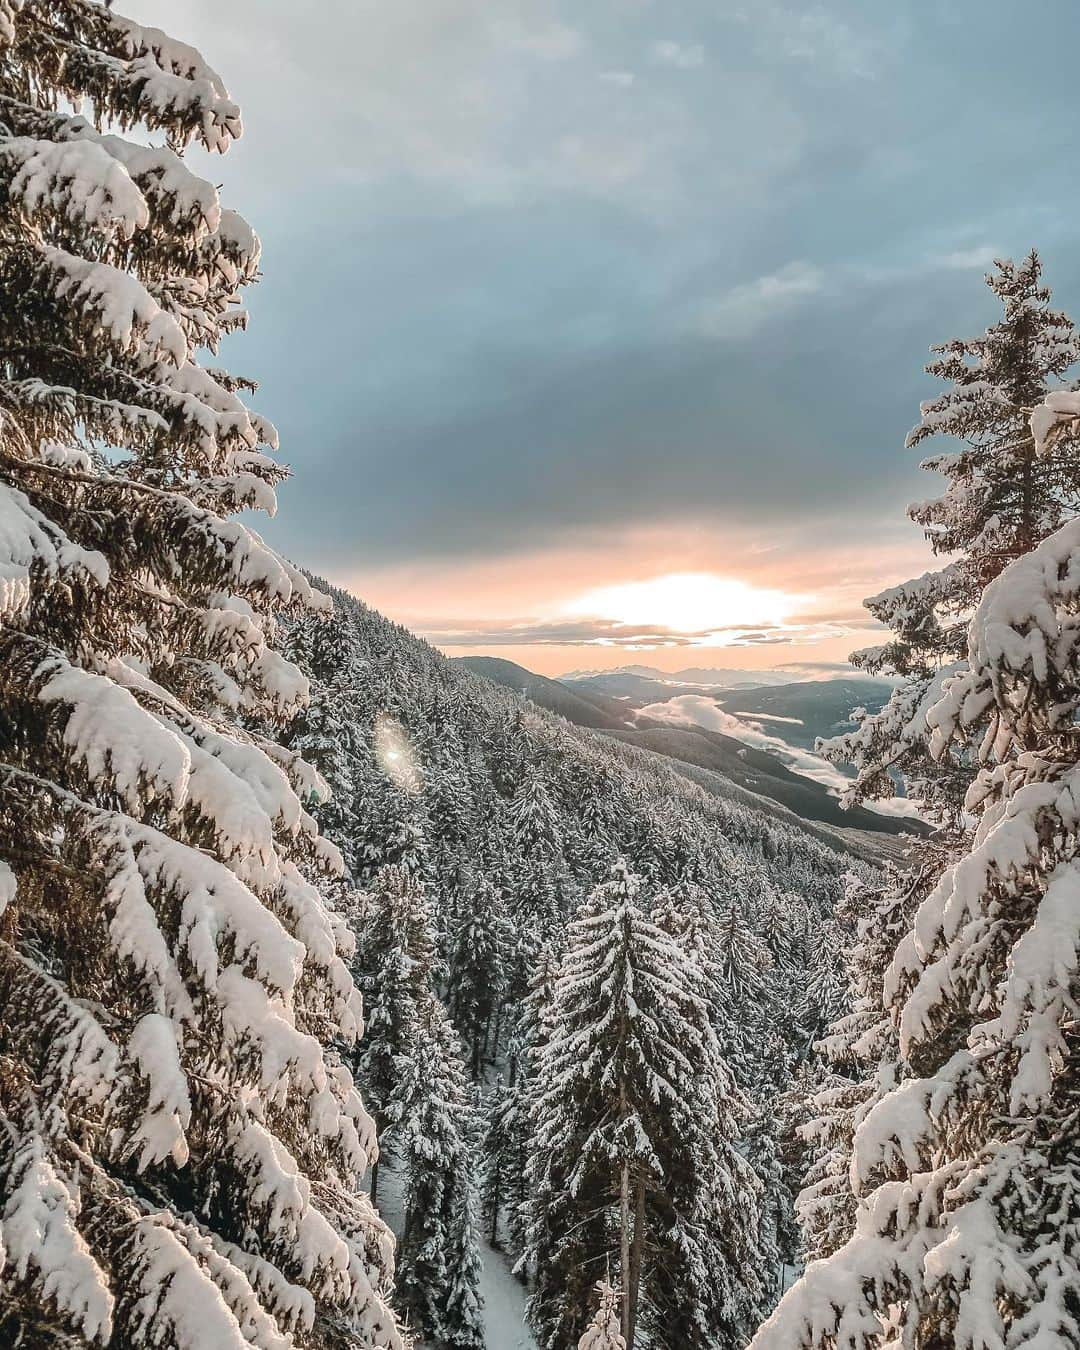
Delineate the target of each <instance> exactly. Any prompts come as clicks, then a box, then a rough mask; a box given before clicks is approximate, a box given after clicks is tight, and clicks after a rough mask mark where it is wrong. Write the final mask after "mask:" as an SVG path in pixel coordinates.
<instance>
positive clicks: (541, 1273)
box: [529, 860, 759, 1350]
mask: <svg viewBox="0 0 1080 1350" xmlns="http://www.w3.org/2000/svg"><path fill="white" fill-rule="evenodd" d="M638 884H639V883H638V879H637V878H636V877H635V876H633V875H632V874H631V873H630V872H629V871H628V869H627V868H626V865H625V863H623V862H622V861H621V860H620V862H618V863H617V864H616V865H615V868H614V869H613V875H612V879H611V880H610V881H609V882H607V883H605V884H604V885H602V886H600V887H598V888H597V889H596V891H595V892H594V893H593V895H592V896H591V897H590V899H589V900H588V901H587V903H586V905H585V906H584V908H583V910H582V912H581V914H580V915H579V917H578V918H577V919H576V920H575V921H574V922H573V923H572V924H571V926H570V930H569V934H568V945H567V952H566V957H565V959H564V961H563V964H562V966H561V969H560V973H559V978H558V982H557V985H556V990H555V1000H554V1008H553V1011H552V1017H551V1040H550V1042H549V1043H548V1044H547V1046H546V1047H545V1048H544V1049H543V1051H542V1053H541V1058H540V1065H539V1074H538V1078H539V1081H540V1082H541V1083H542V1084H543V1086H542V1088H541V1089H540V1091H539V1092H538V1094H537V1096H536V1098H535V1101H534V1137H533V1145H532V1150H533V1151H532V1157H531V1159H530V1165H529V1180H530V1183H531V1187H532V1191H533V1195H534V1202H533V1209H532V1223H531V1227H530V1234H529V1237H530V1248H531V1251H530V1256H531V1262H532V1265H533V1267H534V1269H535V1272H536V1290H535V1293H534V1296H533V1298H532V1300H531V1302H530V1316H531V1319H532V1321H533V1324H534V1326H535V1327H536V1329H537V1332H538V1335H539V1337H540V1340H541V1342H542V1344H543V1345H545V1346H549V1347H561V1346H565V1345H571V1344H573V1343H574V1341H575V1340H576V1339H577V1338H578V1337H579V1336H580V1335H581V1334H582V1332H583V1331H584V1329H585V1326H586V1324H587V1322H588V1320H589V1315H590V1303H591V1299H590V1293H591V1285H592V1282H593V1280H594V1279H595V1274H596V1266H597V1262H599V1261H601V1260H605V1261H607V1262H608V1263H609V1265H610V1268H613V1269H617V1270H618V1272H619V1279H620V1285H621V1288H622V1290H623V1295H622V1312H621V1332H622V1335H623V1337H624V1339H625V1341H626V1344H627V1350H633V1347H634V1345H635V1343H637V1338H638V1336H639V1334H640V1335H641V1336H642V1339H643V1341H645V1342H646V1343H655V1342H656V1341H657V1339H658V1338H659V1339H660V1342H661V1343H671V1344H678V1345H680V1346H685V1347H688V1350H689V1348H691V1347H721V1346H725V1347H726V1346H729V1345H731V1344H735V1343H737V1342H738V1341H739V1338H743V1339H745V1337H746V1335H747V1334H748V1333H749V1331H750V1329H751V1327H752V1326H753V1325H754V1323H755V1321H756V1316H757V1312H758V1308H757V1300H758V1295H759V1286H758V1283H757V1280H758V1275H757V1267H758V1264H759V1262H758V1254H757V1252H756V1248H755V1243H756V1234H757V1217H756V1192H757V1183H756V1179H755V1177H754V1175H753V1172H752V1170H751V1169H750V1167H749V1166H748V1164H747V1163H746V1162H745V1161H744V1160H743V1159H742V1157H741V1156H740V1154H739V1152H738V1151H737V1149H736V1148H735V1146H734V1141H735V1137H736V1135H737V1132H738V1123H737V1122H738V1119H739V1116H740V1114H741V1109H742V1099H741V1097H740V1095H739V1093H738V1090H737V1089H736V1087H735V1084H734V1081H733V1079H732V1077H731V1074H730V1072H729V1070H728V1069H727V1066H726V1065H725V1064H724V1062H723V1059H722V1057H721V1055H720V1052H719V1048H718V1045H717V1042H716V1039H715V1036H714V1034H713V1030H712V1026H711V1023H710V1020H709V1009H708V1003H707V999H706V997H705V994H704V988H705V980H704V976H703V974H702V972H701V970H700V969H699V968H698V967H697V966H696V964H695V963H694V961H693V959H692V958H691V957H690V956H688V955H687V954H686V952H684V950H683V949H682V948H681V947H680V946H679V944H678V943H677V942H676V941H675V940H674V939H673V938H671V937H670V936H669V935H668V934H667V933H665V932H664V931H663V930H662V929H660V928H658V927H657V926H656V925H655V924H654V923H652V922H651V921H650V920H649V919H648V918H647V917H646V915H645V913H644V912H643V911H642V909H641V908H640V906H639V904H638V901H637V891H638Z"/></svg>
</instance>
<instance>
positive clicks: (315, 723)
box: [281, 579, 367, 875]
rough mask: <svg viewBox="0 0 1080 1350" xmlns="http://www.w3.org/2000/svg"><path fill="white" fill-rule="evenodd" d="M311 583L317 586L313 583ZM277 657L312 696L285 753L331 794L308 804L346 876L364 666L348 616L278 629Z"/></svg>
mask: <svg viewBox="0 0 1080 1350" xmlns="http://www.w3.org/2000/svg"><path fill="white" fill-rule="evenodd" d="M316 584H324V583H318V582H317V579H316ZM283 629H284V631H283V633H282V642H281V648H282V654H283V655H284V656H285V657H286V658H287V659H288V660H290V661H292V662H293V663H294V664H295V665H297V666H299V667H300V669H301V670H303V671H304V673H305V674H306V675H307V677H308V679H309V681H310V684H311V690H312V693H311V697H310V698H309V700H308V702H307V704H306V705H305V707H304V708H303V709H302V710H301V711H300V712H299V713H298V714H297V716H296V717H295V718H294V719H293V721H292V723H291V724H290V726H289V727H288V730H287V733H286V735H285V737H284V739H285V742H286V744H287V745H288V746H289V748H290V749H292V750H295V751H298V752H299V754H300V755H301V756H302V757H303V759H304V761H305V763H308V764H311V765H313V766H314V768H315V769H317V770H318V773H319V776H320V777H321V778H322V779H323V781H324V782H325V783H326V784H327V785H328V787H329V789H330V792H329V796H328V797H324V798H323V799H322V800H320V801H318V802H313V803H311V806H312V814H313V815H314V816H315V817H316V819H317V820H318V822H319V828H320V829H321V830H322V831H323V832H324V833H325V834H326V835H327V837H328V838H330V839H332V840H333V841H334V843H336V844H337V845H338V847H339V848H340V849H341V851H342V853H343V855H344V857H345V861H346V864H347V866H348V868H349V871H350V874H352V875H355V874H356V872H357V870H358V869H357V859H356V856H355V851H356V842H357V839H358V836H359V830H360V818H361V817H362V815H363V803H362V802H361V801H360V794H359V791H358V788H357V782H356V764H357V762H358V761H360V760H362V759H364V758H366V750H367V747H366V744H365V741H364V735H363V731H362V730H361V728H360V726H359V725H358V724H357V722H356V720H355V718H353V717H351V716H350V715H349V710H350V709H351V707H352V706H353V705H354V704H355V702H356V701H357V699H358V698H359V697H360V691H361V689H362V687H363V683H364V678H365V673H366V672H365V664H364V662H363V659H362V658H361V657H360V655H359V651H358V647H357V640H356V633H355V631H354V628H353V625H352V623H351V622H350V620H349V618H348V616H347V615H343V614H342V615H337V616H336V617H335V619H334V621H333V622H332V623H326V622H325V621H324V620H323V619H322V618H321V617H320V616H319V615H306V614H305V615H301V616H300V617H298V618H295V619H292V620H290V621H289V622H287V623H286V624H284V625H283Z"/></svg>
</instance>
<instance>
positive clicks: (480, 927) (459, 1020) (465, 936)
mask: <svg viewBox="0 0 1080 1350" xmlns="http://www.w3.org/2000/svg"><path fill="white" fill-rule="evenodd" d="M509 937H510V932H509V925H508V923H507V919H506V913H505V910H504V907H503V902H502V897H501V895H500V894H499V892H498V891H497V889H496V888H495V887H494V886H493V885H492V884H491V882H489V881H487V880H483V879H481V880H480V881H479V882H476V883H475V884H473V885H472V886H470V887H469V889H468V891H467V893H466V895H465V897H464V901H463V905H462V916H461V918H460V920H459V922H458V927H457V933H456V935H455V938H454V943H453V947H452V949H451V952H450V959H449V978H448V986H447V993H446V997H447V1004H448V1006H449V1010H450V1013H451V1015H452V1016H453V1019H454V1023H455V1025H456V1026H457V1028H458V1030H459V1031H460V1033H461V1035H462V1036H463V1038H464V1040H465V1045H466V1048H467V1049H468V1052H469V1067H470V1070H471V1073H472V1076H473V1079H474V1080H478V1079H479V1077H480V1070H481V1067H482V1065H483V1059H484V1052H485V1049H486V1047H487V1044H488V1040H489V1037H490V1034H491V1030H492V1020H493V1018H494V1016H495V1013H496V1011H497V1009H498V1006H499V1001H500V998H501V996H502V993H503V989H504V986H505V982H506V976H505V973H504V966H505V961H506V958H507V955H508V947H509Z"/></svg>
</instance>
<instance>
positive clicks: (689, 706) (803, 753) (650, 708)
mask: <svg viewBox="0 0 1080 1350" xmlns="http://www.w3.org/2000/svg"><path fill="white" fill-rule="evenodd" d="M634 715H635V717H639V718H648V719H650V720H651V721H657V722H673V723H675V724H676V725H682V726H685V725H687V724H688V723H689V724H690V725H691V726H699V727H704V728H705V729H706V730H707V731H718V732H720V734H721V735H724V736H731V737H733V738H734V739H735V740H738V741H742V742H743V744H744V745H749V746H752V747H753V748H754V749H755V750H762V751H764V752H765V753H766V754H769V755H772V756H773V758H774V759H778V760H779V761H780V762H781V763H782V764H784V765H785V766H786V767H787V768H789V769H790V770H791V771H792V773H797V774H798V775H799V776H800V777H801V778H809V779H811V780H813V781H814V782H815V783H820V784H821V785H822V786H823V787H825V788H827V789H828V790H829V794H830V796H833V797H838V796H839V795H840V794H841V793H842V792H843V791H844V790H845V789H846V788H848V787H849V786H850V785H851V780H850V779H849V778H848V777H847V776H846V775H845V774H843V773H842V772H841V771H840V770H839V769H838V768H837V767H836V765H835V764H832V763H831V762H830V761H829V760H827V759H823V758H822V757H821V755H815V754H814V753H813V752H812V751H810V750H803V749H802V748H801V747H799V746H794V745H789V744H788V743H787V741H785V740H782V739H781V738H780V737H779V736H773V735H771V734H770V733H769V732H767V731H766V730H765V729H764V727H762V726H761V725H760V723H757V722H754V721H752V720H749V719H745V718H742V717H735V716H734V715H733V714H731V713H728V712H725V711H724V710H723V708H721V707H720V706H719V705H718V704H717V702H716V700H715V699H713V698H711V697H709V696H708V695H705V694H680V695H678V696H677V697H676V698H673V699H670V700H668V702H666V703H650V704H648V705H647V706H646V707H644V708H639V709H638V710H637V712H636V713H635V714H634ZM865 805H866V806H867V807H868V809H870V810H876V811H878V812H880V813H881V814H883V815H900V816H914V815H917V814H918V813H917V811H916V809H915V806H914V804H913V803H912V802H910V801H908V800H907V799H906V798H903V797H890V798H887V799H883V800H879V801H873V802H870V801H868V802H866V803H865Z"/></svg>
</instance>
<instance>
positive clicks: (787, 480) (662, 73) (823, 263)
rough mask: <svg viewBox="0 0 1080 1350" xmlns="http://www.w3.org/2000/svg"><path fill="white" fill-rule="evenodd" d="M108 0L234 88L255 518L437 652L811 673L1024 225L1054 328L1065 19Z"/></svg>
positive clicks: (230, 165) (536, 0)
mask: <svg viewBox="0 0 1080 1350" xmlns="http://www.w3.org/2000/svg"><path fill="white" fill-rule="evenodd" d="M126 4H127V12H129V13H130V14H131V15H132V17H135V18H138V19H140V20H141V21H143V22H147V23H157V24H160V25H161V26H163V27H165V28H166V29H167V30H168V31H170V32H171V33H172V34H173V35H174V36H176V37H179V38H182V39H184V40H186V41H189V42H193V43H194V44H195V45H197V46H198V47H199V48H200V49H201V50H202V51H203V53H204V55H205V56H206V58H207V59H208V60H209V61H210V62H211V64H212V65H214V66H215V67H216V68H217V69H218V70H219V71H220V72H221V74H222V76H223V77H224V79H225V82H226V84H227V85H228V87H229V89H230V92H231V94H232V95H233V97H235V98H236V99H237V100H238V101H239V102H240V104H241V106H242V108H243V110H244V119H245V134H244V137H243V139H242V140H241V141H240V142H239V143H238V144H237V145H236V146H235V147H234V148H233V149H232V150H231V151H230V152H229V154H228V155H227V156H226V157H225V159H224V160H220V161H217V160H215V161H209V159H208V157H206V156H201V155H200V154H199V153H198V152H192V158H193V159H194V160H196V161H197V164H196V167H198V168H199V170H200V171H202V172H205V173H207V175H208V176H210V177H212V178H213V179H214V181H216V182H220V183H222V184H223V196H224V199H225V200H226V202H227V204H229V205H231V206H234V207H236V208H237V209H239V210H240V211H241V212H242V213H243V214H244V215H245V216H247V217H248V218H249V219H250V220H251V222H252V223H253V224H254V226H255V228H256V229H257V230H258V232H259V234H260V236H261V238H262V240H263V246H264V254H263V269H264V274H265V275H264V280H263V282H262V283H261V284H260V286H258V287H257V288H255V289H254V290H253V291H252V292H251V293H250V296H249V308H250V310H251V316H252V324H251V328H250V331H249V332H248V333H246V334H245V335H243V337H242V338H240V339H238V340H235V341H232V342H231V344H230V347H229V349H228V351H227V353H226V355H227V358H228V361H229V364H230V366H231V367H232V368H233V369H234V370H238V371H242V372H243V373H245V374H251V375H253V376H255V377H257V378H258V379H259V380H260V381H261V385H262V387H261V389H260V392H259V395H258V398H257V406H258V407H259V408H260V410H261V411H263V412H265V413H267V414H268V415H269V416H270V417H271V418H272V419H273V420H274V421H275V422H276V424H277V425H278V427H279V430H280V432H281V439H282V453H283V456H284V458H285V459H286V460H287V461H288V462H289V463H290V464H291V465H292V467H293V469H294V477H293V478H292V479H291V480H290V481H289V482H288V483H287V484H286V485H285V486H284V487H283V488H282V490H281V493H280V498H281V509H280V511H279V514H278V516H277V517H276V518H275V519H273V520H271V521H267V522H263V523H260V524H259V525H258V528H259V529H260V531H261V532H262V533H263V534H264V535H265V536H266V537H267V538H268V540H269V541H270V542H272V543H273V544H274V545H275V546H277V547H278V548H280V549H281V550H282V551H283V552H285V553H287V554H288V555H289V556H291V557H292V558H294V559H296V560H297V561H299V562H301V563H303V564H304V565H306V566H308V567H310V568H312V569H313V570H314V571H316V572H318V573H320V574H322V575H323V576H326V577H328V578H329V579H331V580H333V581H335V582H337V583H338V584H341V585H344V586H347V587H348V588H349V589H351V590H353V591H354V592H355V593H357V594H358V595H360V596H361V598H363V599H364V600H366V601H368V602H369V603H371V604H373V605H375V606H376V607H377V608H379V609H381V610H383V611H384V612H385V613H387V614H389V615H390V616H391V617H392V618H394V619H396V620H398V621H400V622H403V623H406V624H408V625H409V626H410V627H412V628H414V629H415V630H417V631H419V632H421V633H423V634H424V635H426V636H428V637H430V638H431V640H432V641H434V642H436V644H437V645H439V646H441V647H443V648H444V649H445V650H447V651H448V652H450V653H451V654H454V655H463V654H466V653H470V652H473V653H475V652H485V653H489V654H493V655H499V656H503V657H507V658H509V659H512V660H515V661H518V662H520V663H521V664H522V665H526V666H528V667H530V668H531V669H534V670H539V671H541V672H543V673H547V674H558V673H562V672H564V671H566V670H569V669H571V668H575V669H582V668H600V667H610V666H614V665H619V664H623V663H625V662H635V663H643V664H649V665H655V666H659V667H661V668H662V669H666V670H675V669H678V668H680V667H683V666H689V665H693V666H698V667H700V666H705V665H720V666H724V667H732V666H737V667H752V668H762V667H774V666H785V665H792V666H793V667H794V666H798V667H799V668H801V669H803V670H807V671H809V670H813V669H820V670H822V671H825V670H828V669H831V668H832V666H833V664H834V663H836V662H839V661H842V660H843V658H844V657H845V656H846V654H847V653H848V651H850V650H851V649H852V648H857V647H859V646H864V645H868V644H870V643H873V642H875V641H880V640H881V633H880V630H878V631H877V632H876V633H875V632H874V631H873V630H871V629H868V627H867V621H866V619H865V617H864V616H863V614H862V610H861V606H860V601H861V599H862V598H863V597H864V596H866V595H868V594H872V593H873V592H874V591H876V590H879V589H881V588H882V587H883V586H886V585H890V584H894V583H895V582H897V581H901V580H903V579H905V578H906V577H908V576H911V575H918V574H919V573H921V572H922V571H924V570H925V569H926V568H927V567H928V566H930V565H931V560H930V557H929V554H928V552H927V550H926V547H925V545H924V543H923V541H922V540H921V538H920V535H919V531H918V530H917V528H916V527H915V526H913V525H911V524H910V523H909V522H908V521H907V520H906V518H905V514H904V512H905V506H906V504H907V503H908V502H909V501H911V500H913V499H916V498H925V497H927V496H932V495H934V494H935V491H936V487H935V481H934V479H933V477H932V476H930V475H928V474H926V473H921V472H920V471H919V470H918V468H917V460H918V458H919V453H918V452H910V451H905V450H904V448H903V442H904V436H905V433H906V432H907V430H908V429H909V428H910V426H911V425H912V424H913V422H914V421H915V420H916V419H917V416H918V404H919V401H920V399H923V398H926V397H928V396H929V395H931V394H932V393H933V392H934V389H935V386H934V382H933V381H931V380H930V379H929V378H928V377H927V376H925V375H924V374H923V372H922V366H923V364H924V362H925V360H926V359H927V349H928V348H929V346H930V345H931V344H932V343H934V342H939V341H942V340H945V339H947V338H949V337H952V336H956V335H967V334H969V333H974V332H978V331H981V330H982V329H983V328H984V327H985V326H986V325H987V324H988V323H991V322H993V321H994V318H995V311H994V305H993V301H992V297H991V296H990V294H989V292H988V291H987V290H986V288H985V286H984V285H983V284H982V280H981V279H982V276H983V274H984V272H985V271H986V269H987V267H988V266H989V265H990V264H991V263H992V260H993V258H994V257H995V256H1015V255H1018V254H1021V253H1024V252H1026V251H1027V250H1028V249H1030V248H1031V247H1032V246H1037V247H1038V248H1039V249H1040V251H1041V252H1042V254H1043V257H1044V260H1045V263H1046V275H1047V279H1048V280H1049V282H1050V284H1051V285H1052V286H1053V287H1054V289H1055V293H1056V296H1057V299H1058V301H1059V302H1060V303H1061V304H1062V305H1063V307H1065V308H1067V309H1072V310H1073V312H1078V311H1080V238H1078V236H1080V210H1078V207H1080V185H1078V184H1077V180H1076V176H1075V174H1073V173H1072V166H1073V163H1074V160H1075V147H1074V144H1073V141H1074V132H1073V123H1074V114H1075V106H1074V104H1075V87H1076V80H1075V72H1074V70H1073V65H1074V62H1073V59H1072V57H1073V53H1074V52H1075V51H1076V49H1077V44H1078V42H1080V8H1078V7H1077V6H1076V4H1075V0H1034V2H1033V3H1032V4H1031V5H1027V6H1019V5H1016V4H1015V3H1011V0H950V3H948V4H944V3H941V2H940V0H934V2H933V3H932V2H931V0H893V2H892V3H890V4H889V5H867V4H865V3H856V2H855V0H850V2H849V0H829V2H828V3H822V4H814V3H803V4H797V3H781V2H780V0H741V2H729V0H587V3H582V0H498V3H494V2H493V0H379V2H376V0H353V2H352V3H346V2H345V0H341V2H340V3H335V2H332V0H326V2H324V3H321V4H319V5H310V6H306V5H296V4H295V3H284V0H230V3H229V4H228V5H222V4H221V3H220V0H172V3H166V2H165V0H126ZM923 453H925V450H924V451H923Z"/></svg>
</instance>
